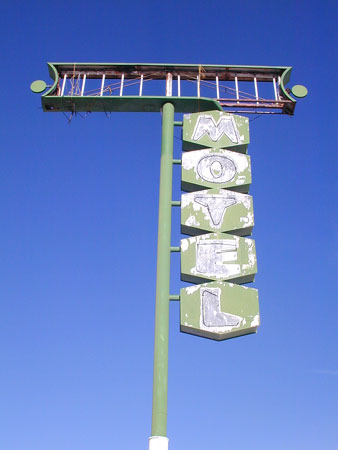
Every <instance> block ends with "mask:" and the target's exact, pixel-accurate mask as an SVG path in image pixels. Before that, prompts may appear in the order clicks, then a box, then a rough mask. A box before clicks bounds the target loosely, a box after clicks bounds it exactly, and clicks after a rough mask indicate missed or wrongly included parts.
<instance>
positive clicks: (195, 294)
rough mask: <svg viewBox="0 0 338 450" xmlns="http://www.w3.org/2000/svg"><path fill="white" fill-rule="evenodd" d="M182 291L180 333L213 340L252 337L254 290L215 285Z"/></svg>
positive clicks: (255, 307)
mask: <svg viewBox="0 0 338 450" xmlns="http://www.w3.org/2000/svg"><path fill="white" fill-rule="evenodd" d="M194 288H195V289H194V290H191V287H189V288H185V289H181V292H180V315H181V331H182V332H184V333H189V334H195V335H197V336H202V337H207V338H210V339H214V340H223V339H229V338H233V337H237V336H242V335H245V334H250V333H255V332H256V331H257V327H258V326H259V306H258V293H257V289H252V288H248V287H244V286H238V285H235V284H232V283H225V282H220V281H214V282H211V283H204V284H202V285H199V286H194Z"/></svg>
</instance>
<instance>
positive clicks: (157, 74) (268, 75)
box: [56, 66, 283, 81]
mask: <svg viewBox="0 0 338 450" xmlns="http://www.w3.org/2000/svg"><path fill="white" fill-rule="evenodd" d="M56 68H57V70H58V74H59V76H61V77H62V76H63V75H64V74H67V77H74V75H78V74H79V73H80V74H83V73H84V72H86V74H87V78H93V79H95V78H102V74H103V73H105V76H106V78H107V79H110V78H121V75H122V74H123V73H124V74H125V76H126V75H128V77H129V78H132V79H133V78H139V77H140V76H141V74H143V75H144V76H145V77H146V76H149V75H151V76H152V78H154V79H165V78H166V76H167V74H168V73H172V75H173V76H174V77H177V76H178V75H180V76H181V77H182V76H184V77H190V78H195V79H196V75H197V74H198V73H199V70H198V66H196V70H192V68H191V67H190V68H189V70H184V69H181V68H180V69H176V70H175V69H174V70H171V71H170V72H169V71H168V70H138V71H135V70H127V69H123V70H111V68H110V70H108V69H107V70H105V69H104V68H102V69H101V70H90V68H88V67H83V68H82V67H79V66H77V67H76V69H75V71H74V69H73V67H69V69H62V66H61V67H59V66H56ZM256 70H257V71H256V72H255V71H252V72H249V71H248V69H247V68H246V69H245V71H243V72H242V71H241V70H240V68H236V69H234V71H233V72H232V71H230V70H229V69H218V70H210V69H208V68H206V69H205V72H203V79H209V80H215V78H216V76H218V78H219V80H221V81H222V80H226V81H234V80H235V77H236V76H237V78H238V81H253V80H254V78H255V76H256V78H257V81H272V80H273V78H278V77H280V76H281V74H282V73H283V71H282V70H281V69H277V70H271V71H270V72H267V71H266V70H265V71H263V72H259V69H256Z"/></svg>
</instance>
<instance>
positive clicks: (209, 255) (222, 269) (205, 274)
mask: <svg viewBox="0 0 338 450" xmlns="http://www.w3.org/2000/svg"><path fill="white" fill-rule="evenodd" d="M256 272H257V262H256V249H255V241H254V240H253V239H248V238H244V237H239V236H233V235H231V234H225V233H209V234H203V235H201V236H195V237H191V238H187V239H182V240H181V279H182V280H183V281H188V282H190V283H203V282H204V281H208V280H215V281H224V280H228V281H233V282H234V283H238V284H243V283H249V282H251V281H253V280H254V278H255V274H256Z"/></svg>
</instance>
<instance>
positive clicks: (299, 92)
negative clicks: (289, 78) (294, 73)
mask: <svg viewBox="0 0 338 450" xmlns="http://www.w3.org/2000/svg"><path fill="white" fill-rule="evenodd" d="M291 92H292V94H293V95H294V96H295V97H297V98H303V97H306V96H307V93H308V91H307V89H306V87H305V86H302V85H301V84H296V85H295V86H293V88H292V89H291Z"/></svg>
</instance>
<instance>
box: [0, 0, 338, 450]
mask: <svg viewBox="0 0 338 450" xmlns="http://www.w3.org/2000/svg"><path fill="white" fill-rule="evenodd" d="M0 21H1V27H0V37H1V42H2V57H1V62H2V69H1V72H0V77H1V87H2V120H1V124H2V126H1V132H0V133H1V150H0V201H1V240H0V245H1V247H0V255H1V256H0V265H1V270H0V278H1V280H0V286H1V288H0V291H1V305H0V348H1V372H0V391H1V406H0V423H1V431H0V448H1V449H3V450H46V449H48V450H94V449H95V450H96V449H99V450H108V449H109V450H111V449H118V450H120V449H121V450H135V449H146V448H147V445H148V444H147V438H148V437H149V436H150V425H151V396H152V370H153V367H152V364H153V329H154V294H155V269H156V240H157V207H158V181H159V163H160V161H159V156H160V140H161V118H160V114H156V113H149V114H137V113H136V114H126V113H113V114H112V115H111V116H110V117H106V116H105V115H104V114H101V113H97V114H91V115H89V116H88V117H87V118H86V119H81V118H74V119H73V121H72V122H71V124H70V125H69V124H68V123H67V120H66V118H65V117H64V116H63V115H62V114H47V113H43V112H42V110H41V108H40V98H39V96H38V95H34V94H32V93H31V92H30V90H29V85H30V83H31V82H32V81H33V80H35V79H44V80H46V81H47V82H49V78H48V72H47V67H46V62H47V61H65V62H84V61H90V62H170V63H175V62H176V63H197V64H246V65H290V66H293V67H294V70H293V74H292V77H291V82H290V87H291V86H293V85H294V84H305V85H306V86H307V87H308V89H309V95H308V97H307V98H305V99H303V100H300V101H299V102H298V103H297V106H296V114H295V116H294V117H287V116H272V117H266V116H264V117H260V118H258V119H257V120H253V121H252V122H251V144H250V146H249V154H250V155H251V157H252V169H253V184H252V189H251V191H250V192H251V194H252V195H253V196H254V208H255V219H256V225H255V228H254V234H253V237H254V238H255V240H256V247H257V255H258V267H259V273H258V275H257V277H256V282H255V283H254V284H253V287H257V288H258V289H259V294H260V308H261V320H262V324H261V327H260V329H259V332H258V334H257V335H253V336H247V337H243V338H239V339H233V340H230V341H225V342H221V343H218V342H214V341H209V340H206V339H201V338H197V337H195V336H190V335H185V334H182V333H180V332H179V304H178V302H175V303H174V302H172V304H171V307H170V314H171V316H170V355H169V357H170V360H169V408H168V436H169V438H170V446H169V448H170V449H171V450H213V449H216V448H217V449H222V450H223V449H224V450H227V449H231V450H248V449H257V450H336V449H337V446H338V423H337V422H338V420H337V404H338V395H337V381H338V362H337V337H338V336H337V316H338V309H337V293H336V292H337V195H336V193H337V189H338V186H337V152H336V149H335V146H336V143H337V142H336V139H335V137H336V134H335V123H336V111H337V95H336V91H337V88H336V86H337V77H336V73H335V68H334V66H335V61H336V60H335V53H336V44H337V33H336V24H337V6H336V3H335V2H333V1H331V0H324V1H306V2H305V1H297V2H294V1H289V0H287V1H284V2H268V1H259V0H258V1H256V2H251V1H247V0H244V1H240V2H237V3H236V2H215V1H209V2H196V1H194V2H193V1H190V0H189V1H181V2H178V1H171V2H155V1H145V2H135V1H130V2H120V1H117V2H109V1H96V2H91V3H88V2H66V1H58V2H45V1H35V2H23V1H15V0H13V1H4V3H3V5H2V15H1V18H0ZM179 118H180V117H179V116H177V119H179ZM251 119H254V117H251ZM175 135H176V137H177V139H175V156H176V157H180V153H181V141H180V131H179V129H177V128H176V130H175ZM179 178H180V173H179V169H178V168H177V167H176V168H175V169H174V192H173V198H174V199H179V196H180V180H179ZM179 240H180V233H179V213H178V211H176V210H174V214H173V234H172V243H173V245H179ZM179 270H180V269H179V255H178V254H174V255H173V256H172V283H171V290H172V293H173V294H175V293H178V292H179V289H180V287H182V286H183V283H181V282H180V281H179Z"/></svg>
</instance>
